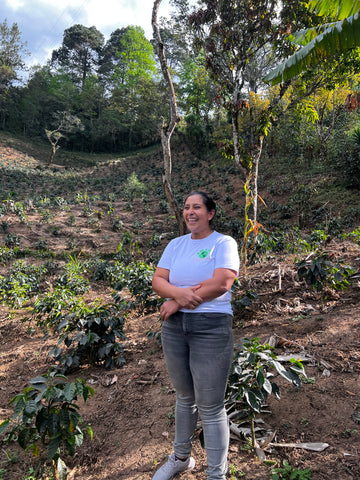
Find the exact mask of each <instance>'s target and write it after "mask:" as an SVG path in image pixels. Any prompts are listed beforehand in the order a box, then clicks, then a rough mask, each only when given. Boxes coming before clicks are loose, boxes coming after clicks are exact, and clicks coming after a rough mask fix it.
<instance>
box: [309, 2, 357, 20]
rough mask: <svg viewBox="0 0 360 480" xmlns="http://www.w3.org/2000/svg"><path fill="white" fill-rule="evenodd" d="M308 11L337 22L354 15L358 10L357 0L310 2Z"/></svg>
mask: <svg viewBox="0 0 360 480" xmlns="http://www.w3.org/2000/svg"><path fill="white" fill-rule="evenodd" d="M309 8H310V10H312V11H314V12H315V13H316V14H317V15H319V16H326V17H328V16H330V17H332V18H336V19H337V20H343V19H344V18H346V17H349V16H350V15H354V14H355V13H356V12H357V11H358V10H359V9H360V1H359V0H332V1H331V2H329V0H310V2H309Z"/></svg>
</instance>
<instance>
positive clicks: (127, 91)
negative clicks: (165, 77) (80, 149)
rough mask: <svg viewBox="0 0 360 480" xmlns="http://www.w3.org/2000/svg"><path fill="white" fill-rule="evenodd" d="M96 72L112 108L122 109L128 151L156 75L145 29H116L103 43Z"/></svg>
mask: <svg viewBox="0 0 360 480" xmlns="http://www.w3.org/2000/svg"><path fill="white" fill-rule="evenodd" d="M99 72H100V74H101V78H102V79H103V82H104V84H105V85H106V87H107V90H109V91H110V93H111V97H110V103H111V104H112V108H114V109H116V110H118V111H119V112H121V116H122V124H123V125H124V126H125V129H126V130H127V132H128V145H127V146H128V148H129V149H130V150H131V149H132V148H133V145H134V143H136V142H135V131H136V124H138V123H139V121H140V119H141V117H142V116H143V113H142V107H143V104H144V103H146V102H147V99H146V97H147V96H148V94H149V91H151V90H153V89H152V84H153V83H154V77H155V74H156V62H155V58H154V50H153V47H152V45H151V43H150V42H149V41H148V40H147V39H146V38H145V34H144V30H143V29H142V28H141V27H137V26H135V27H134V26H129V27H126V28H122V29H117V30H115V32H113V33H112V34H111V36H110V39H109V41H108V42H107V44H106V45H105V48H104V51H103V56H102V60H101V67H100V70H99Z"/></svg>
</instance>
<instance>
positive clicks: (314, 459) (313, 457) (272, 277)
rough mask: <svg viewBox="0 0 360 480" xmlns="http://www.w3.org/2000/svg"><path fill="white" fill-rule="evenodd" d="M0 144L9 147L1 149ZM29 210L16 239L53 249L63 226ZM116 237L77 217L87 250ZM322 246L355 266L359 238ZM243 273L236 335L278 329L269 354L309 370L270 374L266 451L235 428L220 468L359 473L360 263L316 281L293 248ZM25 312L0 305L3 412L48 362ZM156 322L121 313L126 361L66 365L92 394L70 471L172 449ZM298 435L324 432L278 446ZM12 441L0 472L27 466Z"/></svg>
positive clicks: (127, 465) (121, 470)
mask: <svg viewBox="0 0 360 480" xmlns="http://www.w3.org/2000/svg"><path fill="white" fill-rule="evenodd" d="M6 152H8V154H9V155H10V154H11V152H10V153H9V150H8V149H7V150H6ZM6 152H5V153H6ZM5 153H4V151H3V154H5ZM12 154H14V152H12ZM72 213H74V211H73V210H72ZM133 214H134V211H133V213H131V214H129V213H127V214H124V218H123V220H124V222H127V224H129V225H130V224H131V222H132V219H131V218H127V217H129V216H131V215H133ZM36 215H37V214H36V213H35V212H33V213H30V212H29V218H30V217H31V222H32V225H33V228H32V230H31V231H29V230H26V227H25V226H23V225H21V224H20V223H19V221H18V219H17V218H16V217H15V216H13V215H10V214H9V215H8V217H7V221H8V222H9V223H10V224H11V227H12V229H11V231H12V232H18V233H19V234H20V235H23V237H24V245H26V244H31V243H33V242H34V241H35V240H36V239H39V238H47V239H49V242H51V245H50V247H51V248H52V249H56V248H61V242H63V243H64V242H65V240H66V238H67V237H66V235H65V234H64V236H63V237H60V238H59V237H56V238H55V237H54V236H52V235H51V233H49V226H47V225H43V224H40V222H37V220H36ZM62 215H63V213H62V212H58V215H57V217H56V225H59V226H60V227H61V231H62V232H66V231H67V229H68V228H69V227H68V226H67V224H66V222H65V214H64V217H63V219H62ZM160 216H161V215H160V214H159V217H160ZM62 222H63V223H62ZM149 228H150V227H149ZM47 229H48V230H47ZM79 235H80V233H79ZM102 238H103V237H102ZM115 238H116V234H115V233H113V232H111V231H110V230H109V231H107V236H106V242H108V243H106V245H105V240H104V241H101V240H100V239H99V234H98V233H96V232H94V231H93V230H88V231H87V230H86V228H85V225H84V226H83V229H82V239H83V242H84V243H83V248H84V250H85V248H87V249H88V250H91V249H93V251H99V249H100V248H101V246H103V245H105V247H106V246H108V244H111V242H113V245H116V243H115ZM79 241H80V240H79ZM117 241H118V240H117ZM100 244H101V245H100ZM105 247H104V248H105ZM327 251H328V252H329V253H330V255H331V256H332V258H333V259H343V260H344V261H345V262H346V263H347V264H349V265H351V266H352V267H353V268H354V269H355V270H356V271H357V272H359V271H360V246H358V245H356V244H355V243H353V242H350V241H340V240H332V241H331V242H330V243H329V244H328V245H327ZM6 268H8V266H4V265H3V266H2V267H1V271H0V274H2V275H4V274H5V272H6ZM240 284H241V286H240V290H239V292H238V294H239V295H240V293H241V294H244V292H246V291H248V290H250V289H253V290H255V291H256V292H257V294H258V298H257V299H256V300H255V301H254V302H253V303H252V305H251V306H250V307H247V308H246V310H245V311H242V312H239V313H237V314H236V315H235V317H234V333H235V340H236V342H239V341H240V340H241V339H242V338H245V337H247V338H254V337H258V338H259V339H260V341H261V342H263V343H265V342H268V341H269V340H270V339H272V340H274V339H275V340H276V345H277V346H276V348H275V353H276V354H277V355H289V356H290V357H293V358H297V357H298V356H299V357H300V356H301V358H303V359H304V366H305V371H306V374H307V379H305V381H304V383H303V385H302V387H301V388H300V389H297V388H296V387H294V386H293V385H291V384H290V383H288V382H286V381H285V380H282V379H278V382H277V383H278V384H279V386H280V392H281V400H277V399H275V398H272V397H270V398H269V402H268V409H267V410H268V411H269V413H267V414H261V415H260V417H261V419H262V420H263V421H264V422H265V423H264V428H265V430H266V432H269V431H271V432H273V434H274V438H273V440H272V442H271V444H270V445H268V446H267V447H266V449H265V450H264V451H265V455H266V459H265V460H262V461H261V460H259V459H258V458H257V457H256V455H255V453H254V452H253V451H251V449H250V448H249V443H248V441H247V440H246V439H235V438H232V440H231V445H230V451H229V466H230V469H229V478H232V479H240V478H244V479H246V480H266V479H269V480H270V479H271V469H272V468H274V467H279V466H282V465H283V461H284V460H286V461H287V462H288V463H289V464H290V465H291V466H292V467H293V468H294V469H295V468H297V469H298V470H305V469H307V468H310V469H311V472H312V477H311V478H312V479H313V480H325V479H326V480H329V479H336V478H339V479H341V480H359V479H360V309H359V306H360V276H359V274H357V273H355V274H354V275H353V277H352V278H351V282H350V288H348V289H345V290H343V291H340V292H334V291H330V290H329V291H325V292H324V291H322V292H316V291H314V290H313V289H311V288H310V287H309V286H308V285H306V284H305V283H304V282H302V281H300V280H299V278H298V277H297V275H296V270H295V268H294V257H293V256H292V255H277V256H273V257H272V258H271V260H266V261H263V262H261V263H260V264H257V265H253V266H249V267H248V269H247V271H246V274H244V275H242V277H241V278H240ZM96 295H97V296H99V295H100V296H103V297H104V299H105V298H107V297H109V295H110V289H109V287H107V286H105V285H104V286H101V285H98V291H97V292H96ZM25 313H26V312H24V311H23V312H19V311H14V310H10V309H9V308H8V307H6V306H2V307H0V379H1V383H0V421H3V420H4V419H5V418H7V417H8V416H10V415H11V414H12V409H11V407H9V406H8V402H9V400H10V399H11V398H13V396H14V395H16V394H18V393H20V392H21V391H22V390H23V389H24V388H25V387H26V386H27V382H28V380H29V379H31V378H33V377H36V376H38V375H41V374H42V373H44V371H46V370H47V368H48V366H49V364H50V362H49V359H48V357H47V352H48V350H49V348H50V346H51V344H52V342H53V340H52V339H50V340H49V341H47V342H46V343H44V342H43V340H42V335H41V333H40V332H37V331H35V332H30V330H29V328H28V325H27V324H25V323H22V322H21V318H22V317H23V316H24V314H25ZM159 328H160V323H159V318H158V314H157V313H152V314H148V315H143V316H135V315H134V316H133V317H132V318H128V319H127V321H126V326H125V333H126V335H127V340H126V341H125V343H124V348H125V359H126V363H125V365H124V366H123V367H121V368H117V369H114V370H111V371H106V370H104V369H103V368H100V367H90V366H87V367H82V368H81V370H79V371H77V372H74V373H72V374H71V375H69V378H76V377H81V378H84V379H85V380H86V381H87V382H88V383H89V385H91V386H92V387H93V388H94V390H95V395H94V397H92V398H90V399H89V400H88V401H87V402H86V404H82V405H81V409H80V413H81V415H82V417H83V419H84V420H85V421H86V422H88V423H90V424H91V426H92V429H93V431H94V438H93V440H92V441H91V440H90V438H86V440H85V442H84V444H83V446H82V447H81V448H80V449H78V451H77V453H76V455H75V457H74V458H73V459H68V461H67V464H68V465H69V467H70V469H71V472H70V475H69V478H70V479H81V480H125V479H126V480H140V479H142V480H150V479H151V478H152V476H153V475H154V472H155V471H156V469H157V468H158V467H159V465H161V463H162V462H163V461H164V460H165V458H166V455H168V454H170V453H171V452H172V440H173V436H174V418H173V411H174V401H175V394H174V390H173V388H172V385H171V382H170V379H169V376H168V374H167V371H166V368H165V363H164V358H163V355H162V350H161V347H160V346H159V343H158V342H157V340H156V339H155V338H151V337H149V336H148V335H147V332H148V331H149V330H152V331H158V330H159ZM305 442H308V443H319V442H323V443H326V444H327V447H326V448H325V449H324V450H323V451H321V452H315V451H311V450H308V449H305V448H295V447H294V446H284V444H299V443H305ZM13 451H14V449H13V447H8V446H3V447H2V453H1V457H0V461H1V462H2V463H1V464H0V467H2V468H4V469H5V470H6V473H4V474H3V477H0V478H4V479H5V480H22V479H24V478H28V477H26V475H27V474H28V472H29V469H30V467H31V465H32V464H33V459H32V458H31V455H30V454H28V455H23V454H22V453H21V452H20V453H19V456H18V459H17V461H14V462H13V463H11V462H7V461H6V454H5V452H8V453H9V452H10V453H11V454H12V453H13ZM193 456H194V457H195V460H196V467H195V469H194V470H193V471H192V472H191V473H185V474H182V475H181V476H180V477H179V478H181V479H182V480H193V479H194V480H195V479H197V480H205V478H206V474H205V470H206V456H205V451H204V450H203V448H202V447H201V444H200V441H199V438H198V436H197V437H196V439H195V441H194V451H193ZM284 478H290V477H284ZM292 478H299V479H300V480H301V478H302V477H301V476H298V477H292Z"/></svg>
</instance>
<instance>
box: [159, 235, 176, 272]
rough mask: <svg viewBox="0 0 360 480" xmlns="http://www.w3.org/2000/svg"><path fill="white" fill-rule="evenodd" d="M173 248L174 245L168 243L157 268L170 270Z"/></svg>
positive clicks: (171, 242)
mask: <svg viewBox="0 0 360 480" xmlns="http://www.w3.org/2000/svg"><path fill="white" fill-rule="evenodd" d="M173 247H174V243H173V241H170V242H169V243H168V244H167V246H166V247H165V250H164V251H163V254H162V255H161V257H160V260H159V263H158V264H157V266H158V267H160V268H165V269H166V270H171V259H172V258H173V250H174V248H173Z"/></svg>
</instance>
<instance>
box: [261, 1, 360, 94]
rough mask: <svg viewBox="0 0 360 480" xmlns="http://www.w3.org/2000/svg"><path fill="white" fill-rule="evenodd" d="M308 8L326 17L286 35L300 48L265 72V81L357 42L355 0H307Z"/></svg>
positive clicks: (359, 5)
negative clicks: (312, 25) (306, 27)
mask: <svg viewBox="0 0 360 480" xmlns="http://www.w3.org/2000/svg"><path fill="white" fill-rule="evenodd" d="M309 8H310V10H311V11H313V12H315V13H316V14H317V15H319V17H324V19H325V20H327V21H326V22H325V23H320V24H319V25H317V26H316V27H311V28H308V29H306V30H300V31H299V32H297V33H294V34H292V35H289V39H291V40H292V42H293V43H294V44H295V45H298V46H301V47H302V48H300V50H298V51H297V52H296V53H294V54H293V55H292V56H290V58H288V59H287V60H286V61H284V62H282V63H281V64H280V65H279V66H277V67H276V68H275V69H274V70H272V71H271V72H270V73H268V74H267V75H266V76H265V78H264V80H265V81H267V82H271V83H272V84H273V85H275V84H278V83H280V82H284V81H286V80H289V79H291V78H293V77H295V76H297V75H299V74H300V73H301V72H303V71H304V70H306V69H307V68H312V67H314V66H316V65H318V64H319V63H321V62H323V61H324V60H325V59H327V58H329V57H330V56H334V55H340V54H342V53H346V52H347V51H349V50H351V49H354V48H356V47H359V46H360V1H359V0H311V1H310V2H309Z"/></svg>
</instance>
